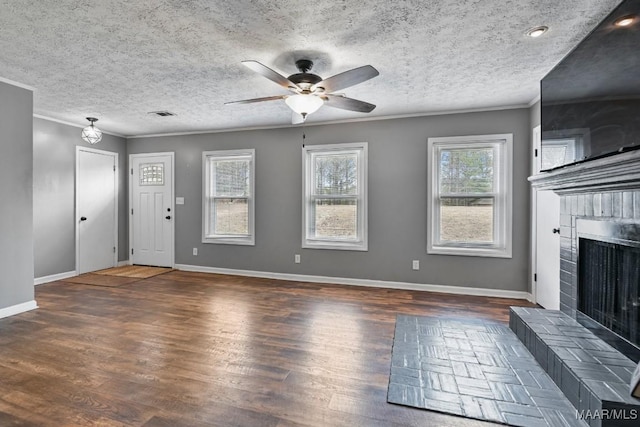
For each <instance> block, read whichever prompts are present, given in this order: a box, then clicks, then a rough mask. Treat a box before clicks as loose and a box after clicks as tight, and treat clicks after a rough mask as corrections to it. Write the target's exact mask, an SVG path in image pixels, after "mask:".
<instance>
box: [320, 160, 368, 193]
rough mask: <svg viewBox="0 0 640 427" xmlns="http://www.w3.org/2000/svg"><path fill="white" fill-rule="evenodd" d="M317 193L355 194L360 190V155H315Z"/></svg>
mask: <svg viewBox="0 0 640 427" xmlns="http://www.w3.org/2000/svg"><path fill="white" fill-rule="evenodd" d="M314 170H315V185H314V187H315V188H314V190H315V194H316V195H322V194H334V195H342V194H345V195H346V194H348V195H355V194H357V192H358V155H357V154H355V153H353V154H323V155H316V156H315V157H314Z"/></svg>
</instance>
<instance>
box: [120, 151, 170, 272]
mask: <svg viewBox="0 0 640 427" xmlns="http://www.w3.org/2000/svg"><path fill="white" fill-rule="evenodd" d="M155 156H169V157H170V158H171V197H170V200H171V212H172V213H173V221H171V230H170V233H171V242H172V245H171V248H170V251H171V267H172V268H175V266H176V221H175V219H176V208H175V194H176V156H175V152H173V151H166V152H158V153H137V154H129V166H128V167H129V173H128V174H127V177H128V181H129V214H128V215H129V262H128V264H129V265H133V257H132V256H131V253H132V252H133V234H134V231H133V224H134V222H133V221H132V220H131V210H132V209H133V179H131V177H132V176H133V159H136V158H145V157H155Z"/></svg>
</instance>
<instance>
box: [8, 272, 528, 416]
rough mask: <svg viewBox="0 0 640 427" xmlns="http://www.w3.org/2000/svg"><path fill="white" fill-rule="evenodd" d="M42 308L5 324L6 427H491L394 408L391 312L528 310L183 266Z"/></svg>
mask: <svg viewBox="0 0 640 427" xmlns="http://www.w3.org/2000/svg"><path fill="white" fill-rule="evenodd" d="M36 300H37V302H38V305H39V306H40V308H39V309H38V310H34V311H31V312H27V313H23V314H20V315H17V316H14V317H11V318H6V319H2V320H0V426H3V427H5V426H45V427H46V426H55V427H60V426H144V427H160V426H163V427H164V426H171V427H176V426H281V427H284V426H291V427H293V426H380V425H384V426H455V427H471V426H484V425H488V424H487V423H483V422H480V421H474V420H469V419H464V418H458V417H453V416H448V415H444V414H439V413H435V412H429V411H423V410H418V409H412V408H408V407H403V406H397V405H392V404H388V403H387V402H386V392H387V385H388V380H389V363H390V357H391V345H392V341H393V332H394V325H395V316H396V314H399V313H402V314H414V315H422V316H438V317H463V318H486V319H494V320H498V321H504V322H506V321H507V320H508V307H509V306H510V305H528V306H530V305H531V304H529V303H527V302H525V301H521V300H508V299H500V298H485V297H468V296H460V295H447V294H435V293H427V292H414V291H404V290H391V289H378V288H365V287H353V286H342V285H325V284H310V283H298V282H287V281H279V280H270V279H256V278H244V277H235V276H224V275H213V274H204V273H188V272H181V271H172V272H170V273H166V274H163V275H160V276H156V277H152V278H149V279H144V280H140V281H137V282H135V283H131V284H125V285H123V286H120V287H116V288H111V287H98V286H87V285H82V284H77V283H68V282H64V281H59V282H53V283H49V284H46V285H40V286H38V287H36Z"/></svg>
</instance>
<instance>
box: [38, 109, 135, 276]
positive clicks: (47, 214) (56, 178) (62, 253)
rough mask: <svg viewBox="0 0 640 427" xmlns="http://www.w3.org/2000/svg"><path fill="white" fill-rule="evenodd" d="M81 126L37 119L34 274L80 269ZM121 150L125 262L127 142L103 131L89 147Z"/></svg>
mask: <svg viewBox="0 0 640 427" xmlns="http://www.w3.org/2000/svg"><path fill="white" fill-rule="evenodd" d="M80 131H81V128H79V127H75V126H69V125H64V124H61V123H57V122H52V121H49V120H43V119H39V118H35V119H34V120H33V167H34V169H33V206H34V214H33V229H34V236H35V240H34V243H35V250H34V255H35V277H36V278H38V277H44V276H49V275H53V274H59V273H66V272H69V271H73V270H75V269H76V265H75V264H76V259H75V258H76V252H75V251H76V248H75V167H76V146H85V147H88V146H90V145H89V144H87V143H85V142H84V141H83V140H82V139H80ZM91 147H92V148H96V149H99V150H105V151H112V152H116V153H118V161H119V166H118V168H119V171H120V175H119V177H118V181H119V188H118V192H119V194H118V209H119V215H118V247H119V248H118V259H119V260H121V261H122V260H127V259H129V256H128V255H127V249H128V246H129V242H128V236H129V234H128V228H127V227H128V223H127V220H128V215H127V205H128V203H129V202H128V199H127V188H128V187H127V186H128V181H127V171H126V169H127V168H126V165H127V146H126V140H125V139H124V138H119V137H116V136H112V135H107V134H103V136H102V141H100V143H98V144H96V145H95V146H91Z"/></svg>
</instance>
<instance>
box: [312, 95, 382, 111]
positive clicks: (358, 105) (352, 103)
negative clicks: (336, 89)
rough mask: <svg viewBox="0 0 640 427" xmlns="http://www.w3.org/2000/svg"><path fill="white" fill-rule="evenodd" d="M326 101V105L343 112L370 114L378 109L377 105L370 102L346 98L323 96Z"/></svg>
mask: <svg viewBox="0 0 640 427" xmlns="http://www.w3.org/2000/svg"><path fill="white" fill-rule="evenodd" d="M323 98H324V99H325V103H324V105H326V106H328V107H333V108H340V109H342V110H349V111H358V112H359V113H370V112H372V111H373V109H374V108H376V106H375V105H373V104H369V103H368V102H364V101H359V100H357V99H353V98H347V97H346V96H336V95H323Z"/></svg>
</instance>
